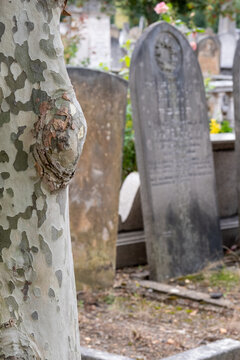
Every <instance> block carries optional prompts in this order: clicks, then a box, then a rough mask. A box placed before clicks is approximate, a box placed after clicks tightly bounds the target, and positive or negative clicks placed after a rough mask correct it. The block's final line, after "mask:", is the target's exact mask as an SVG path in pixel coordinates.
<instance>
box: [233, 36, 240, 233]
mask: <svg viewBox="0 0 240 360" xmlns="http://www.w3.org/2000/svg"><path fill="white" fill-rule="evenodd" d="M233 98H234V113H235V134H236V140H235V152H236V168H237V193H238V217H239V219H240V211H239V209H240V188H239V179H240V164H239V156H240V40H238V43H237V48H236V52H235V56H234V63H233ZM238 240H240V234H238Z"/></svg>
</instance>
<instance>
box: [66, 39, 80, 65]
mask: <svg viewBox="0 0 240 360" xmlns="http://www.w3.org/2000/svg"><path fill="white" fill-rule="evenodd" d="M62 41H63V45H64V59H65V62H66V64H69V63H70V60H71V59H73V58H75V57H76V54H77V51H78V43H79V37H78V36H77V35H75V36H72V37H70V38H68V37H63V38H62Z"/></svg>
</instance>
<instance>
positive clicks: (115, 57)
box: [111, 37, 126, 72]
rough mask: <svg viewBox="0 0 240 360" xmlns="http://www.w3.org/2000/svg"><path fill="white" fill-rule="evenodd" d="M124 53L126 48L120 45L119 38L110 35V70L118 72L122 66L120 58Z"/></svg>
mask: <svg viewBox="0 0 240 360" xmlns="http://www.w3.org/2000/svg"><path fill="white" fill-rule="evenodd" d="M125 55H126V50H125V49H124V48H123V47H121V46H120V44H119V40H118V39H117V38H115V37H111V71H114V72H119V71H120V70H121V69H122V67H123V62H121V59H122V58H123V57H124V56H125Z"/></svg>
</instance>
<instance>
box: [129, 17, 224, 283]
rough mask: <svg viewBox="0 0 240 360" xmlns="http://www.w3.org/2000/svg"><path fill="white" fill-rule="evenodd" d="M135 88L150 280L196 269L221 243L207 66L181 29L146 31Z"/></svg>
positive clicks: (135, 66) (134, 71)
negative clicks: (201, 63)
mask: <svg viewBox="0 0 240 360" xmlns="http://www.w3.org/2000/svg"><path fill="white" fill-rule="evenodd" d="M130 89H131V99H132V105H133V120H134V128H135V137H136V151H137V162H138V170H139V173H140V179H141V198H142V207H143V218H144V228H145V234H146V241H147V254H148V262H149V265H150V272H151V278H152V279H155V280H157V281H161V280H163V279H167V278H170V277H174V276H179V275H183V274H188V273H193V272H196V271H198V270H199V269H201V268H202V267H203V266H204V265H206V264H207V263H208V262H209V261H211V260H214V259H218V258H219V257H220V256H221V254H222V249H221V237H220V230H219V221H218V214H217V202H216V191H215V177H214V168H213V159H212V150H211V145H210V141H209V128H208V126H209V124H208V118H207V110H206V98H205V92H204V85H203V80H202V75H201V70H200V67H199V65H198V62H197V59H196V56H195V54H194V52H193V51H192V49H191V47H190V45H189V43H188V41H187V40H186V38H185V37H184V36H183V35H182V34H181V33H180V32H179V31H178V30H177V29H175V28H174V27H172V26H171V25H169V24H167V23H158V24H155V25H152V26H150V27H149V28H148V29H147V31H145V32H144V33H143V36H142V37H141V38H140V40H139V41H138V43H137V45H136V47H135V50H134V53H133V58H132V63H131V70H130Z"/></svg>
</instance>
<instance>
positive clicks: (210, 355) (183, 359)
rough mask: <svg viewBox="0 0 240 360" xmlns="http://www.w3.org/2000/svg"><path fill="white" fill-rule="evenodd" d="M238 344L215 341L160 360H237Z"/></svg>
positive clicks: (231, 341) (239, 347) (227, 341)
mask: <svg viewBox="0 0 240 360" xmlns="http://www.w3.org/2000/svg"><path fill="white" fill-rule="evenodd" d="M239 359H240V342H239V341H236V340H232V339H224V340H219V341H216V342H214V343H212V344H208V345H204V346H200V347H198V348H196V349H193V350H189V351H185V352H183V353H180V354H177V355H173V356H170V357H168V358H164V359H162V360H239Z"/></svg>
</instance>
